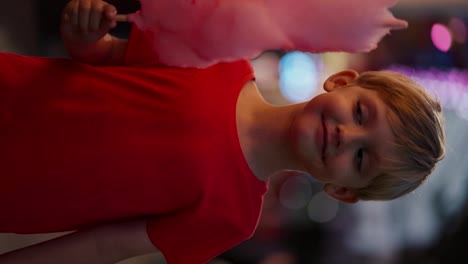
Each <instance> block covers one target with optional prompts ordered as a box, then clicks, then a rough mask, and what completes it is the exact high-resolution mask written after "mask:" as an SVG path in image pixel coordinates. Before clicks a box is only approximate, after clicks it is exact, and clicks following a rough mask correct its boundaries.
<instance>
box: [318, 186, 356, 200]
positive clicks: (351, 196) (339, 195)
mask: <svg viewBox="0 0 468 264" xmlns="http://www.w3.org/2000/svg"><path fill="white" fill-rule="evenodd" d="M323 191H324V192H325V193H326V194H327V195H328V196H330V197H331V198H333V199H335V200H338V201H341V202H344V203H356V202H357V201H359V198H358V197H357V196H356V194H355V193H354V192H353V191H352V190H351V189H349V188H346V187H341V186H338V185H335V184H331V183H325V185H324V186H323Z"/></svg>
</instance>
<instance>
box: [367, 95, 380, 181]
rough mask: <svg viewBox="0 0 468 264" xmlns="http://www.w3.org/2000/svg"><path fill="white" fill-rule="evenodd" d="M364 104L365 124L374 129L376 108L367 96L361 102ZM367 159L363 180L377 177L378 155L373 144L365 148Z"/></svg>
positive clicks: (376, 118) (376, 115)
mask: <svg viewBox="0 0 468 264" xmlns="http://www.w3.org/2000/svg"><path fill="white" fill-rule="evenodd" d="M363 102H364V104H365V105H366V108H367V120H366V122H367V124H368V127H370V128H372V129H373V128H374V127H375V126H376V125H377V124H376V123H377V120H378V112H377V107H376V105H375V102H374V101H373V100H372V99H370V98H369V97H367V96H364V100H363ZM366 153H367V155H366V156H367V158H366V159H364V161H365V162H364V164H365V166H364V172H365V173H364V175H365V178H374V177H375V176H377V175H374V174H375V171H376V170H377V169H378V168H377V166H378V164H380V160H381V159H380V155H379V154H378V153H377V152H376V151H375V144H374V147H368V148H367V151H366Z"/></svg>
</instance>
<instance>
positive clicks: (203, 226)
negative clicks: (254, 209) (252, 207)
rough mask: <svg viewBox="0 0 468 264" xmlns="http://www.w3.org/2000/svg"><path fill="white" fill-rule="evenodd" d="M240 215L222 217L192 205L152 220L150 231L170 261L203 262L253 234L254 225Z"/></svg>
mask: <svg viewBox="0 0 468 264" xmlns="http://www.w3.org/2000/svg"><path fill="white" fill-rule="evenodd" d="M234 218H236V217H234ZM241 218H242V216H238V219H227V217H226V219H223V216H216V214H213V215H211V216H210V215H207V214H203V213H202V211H201V209H192V210H187V211H184V212H181V213H176V214H173V215H169V216H165V217H158V218H155V219H152V220H149V221H148V224H147V231H148V236H149V237H150V239H151V241H152V243H153V244H154V245H155V246H156V247H157V248H158V249H159V250H160V251H161V252H162V253H163V255H164V257H165V258H166V261H167V263H168V264H186V263H192V264H198V263H199V264H201V263H206V262H208V261H209V260H211V259H213V258H214V257H216V256H217V255H219V254H221V253H223V252H224V251H226V250H228V249H230V248H232V247H234V246H235V245H237V244H238V243H240V242H242V241H243V240H246V239H248V238H250V237H251V236H252V235H253V232H254V230H253V228H252V230H248V229H246V228H245V226H244V227H242V225H240V224H239V223H243V222H242V219H241ZM236 222H237V224H236ZM244 224H245V223H244Z"/></svg>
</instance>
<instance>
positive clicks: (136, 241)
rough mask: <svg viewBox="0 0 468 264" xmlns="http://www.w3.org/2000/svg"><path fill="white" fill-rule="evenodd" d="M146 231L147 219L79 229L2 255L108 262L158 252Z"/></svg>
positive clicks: (13, 259) (70, 263)
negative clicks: (83, 229)
mask: <svg viewBox="0 0 468 264" xmlns="http://www.w3.org/2000/svg"><path fill="white" fill-rule="evenodd" d="M157 251H158V250H157V249H156V248H155V247H154V246H153V244H152V243H151V241H150V239H149V237H148V235H147V232H146V221H135V222H127V223H120V224H112V225H107V226H102V227H97V228H93V229H89V230H85V231H78V232H75V233H72V234H69V235H66V236H63V237H59V238H56V239H52V240H49V241H46V242H43V243H40V244H37V245H33V246H30V247H26V248H23V249H19V250H16V251H13V252H9V253H6V254H4V255H1V256H0V263H8V264H23V263H24V264H55V263H57V264H59V263H60V264H63V263H67V264H94V263H95V264H106V263H109V264H110V263H116V262H119V261H121V260H124V259H127V258H131V257H134V256H139V255H144V254H149V253H154V252H157Z"/></svg>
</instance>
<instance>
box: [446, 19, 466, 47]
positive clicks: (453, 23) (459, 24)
mask: <svg viewBox="0 0 468 264" xmlns="http://www.w3.org/2000/svg"><path fill="white" fill-rule="evenodd" d="M449 26H450V30H451V31H452V33H453V39H454V40H455V41H457V42H459V43H462V44H463V43H465V41H466V37H467V33H468V32H467V29H466V25H465V22H463V20H461V19H460V18H452V19H451V20H450V23H449Z"/></svg>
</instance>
